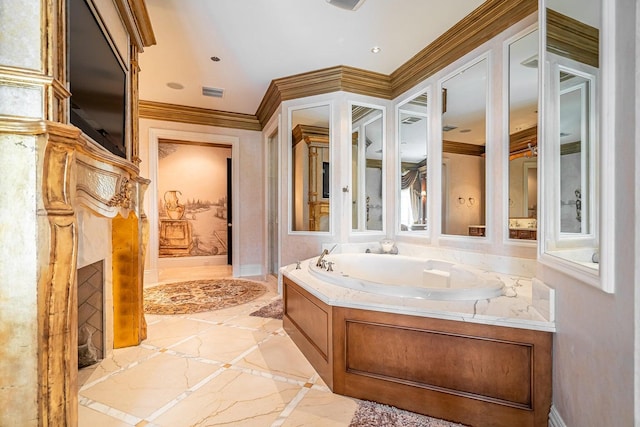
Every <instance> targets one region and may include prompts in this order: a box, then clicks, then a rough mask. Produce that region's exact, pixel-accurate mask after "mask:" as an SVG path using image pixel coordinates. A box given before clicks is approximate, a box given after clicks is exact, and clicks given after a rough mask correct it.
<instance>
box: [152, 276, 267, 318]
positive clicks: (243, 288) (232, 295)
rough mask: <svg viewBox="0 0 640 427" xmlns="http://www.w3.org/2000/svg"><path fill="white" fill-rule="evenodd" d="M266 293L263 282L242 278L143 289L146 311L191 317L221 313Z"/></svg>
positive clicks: (190, 282) (179, 283)
mask: <svg viewBox="0 0 640 427" xmlns="http://www.w3.org/2000/svg"><path fill="white" fill-rule="evenodd" d="M266 291H267V288H266V287H265V286H264V285H262V284H260V283H256V282H252V281H249V280H239V279H211V280H190V281H188V282H178V283H168V284H165V285H158V286H154V287H152V288H148V289H145V290H144V312H145V313H148V314H188V313H200V312H202V311H211V310H219V309H221V308H227V307H233V306H236V305H240V304H244V303H245V302H249V301H252V300H254V299H256V298H258V297H259V296H261V295H263V294H264V293H265V292H266Z"/></svg>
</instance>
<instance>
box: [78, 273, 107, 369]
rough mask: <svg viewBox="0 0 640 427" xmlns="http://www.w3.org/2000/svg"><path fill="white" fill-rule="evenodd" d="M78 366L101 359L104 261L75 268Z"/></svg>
mask: <svg viewBox="0 0 640 427" xmlns="http://www.w3.org/2000/svg"><path fill="white" fill-rule="evenodd" d="M77 283H78V368H84V367H86V366H91V365H93V364H95V363H97V362H99V361H100V360H102V359H103V358H104V341H105V338H104V335H105V329H104V260H100V261H97V262H95V263H93V264H89V265H87V266H85V267H81V268H79V269H78V280H77Z"/></svg>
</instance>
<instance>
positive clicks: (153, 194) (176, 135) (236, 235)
mask: <svg viewBox="0 0 640 427" xmlns="http://www.w3.org/2000/svg"><path fill="white" fill-rule="evenodd" d="M162 138H167V139H174V140H180V141H187V142H203V143H215V144H224V145H229V146H231V159H232V160H231V162H232V178H231V181H232V186H233V188H232V190H231V192H232V195H231V197H232V198H233V201H232V203H233V204H234V206H233V212H232V218H231V223H232V224H236V226H235V227H233V231H232V234H231V239H232V245H233V249H232V252H233V253H232V256H233V266H232V267H233V275H234V276H238V275H239V273H240V247H239V246H240V231H239V227H238V226H237V225H238V224H239V223H240V205H239V203H238V202H239V200H240V197H239V195H240V193H239V187H240V179H239V177H240V147H239V144H240V138H238V137H237V136H230V135H222V134H215V133H202V132H188V131H182V130H174V129H160V128H149V179H151V184H150V185H149V190H148V191H147V194H148V206H149V209H148V210H149V212H147V217H148V218H149V247H148V249H147V253H148V254H149V266H150V271H145V277H149V278H154V277H155V278H156V279H157V277H158V258H159V236H158V221H159V219H158V211H157V209H155V207H156V206H158V140H159V139H162ZM203 265H204V261H203ZM156 281H157V280H156Z"/></svg>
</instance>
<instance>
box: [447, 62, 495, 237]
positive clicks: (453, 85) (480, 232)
mask: <svg viewBox="0 0 640 427" xmlns="http://www.w3.org/2000/svg"><path fill="white" fill-rule="evenodd" d="M487 62H488V60H487V58H483V59H480V60H479V61H477V62H475V63H473V64H472V65H470V66H468V67H466V68H464V69H462V70H461V71H458V72H456V73H455V74H454V75H452V76H449V77H447V78H445V80H444V81H443V82H442V83H441V85H440V90H441V91H442V96H441V99H442V234H448V235H457V236H474V237H484V236H486V227H485V224H486V191H487V189H486V147H487V124H486V122H487V86H488V81H487V80H488V78H487Z"/></svg>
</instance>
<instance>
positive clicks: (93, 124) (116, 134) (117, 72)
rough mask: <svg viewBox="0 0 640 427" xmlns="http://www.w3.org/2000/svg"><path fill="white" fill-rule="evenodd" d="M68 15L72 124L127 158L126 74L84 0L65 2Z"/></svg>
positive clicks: (102, 144)
mask: <svg viewBox="0 0 640 427" xmlns="http://www.w3.org/2000/svg"><path fill="white" fill-rule="evenodd" d="M67 16H68V27H67V28H68V29H69V32H68V40H67V41H68V67H67V69H68V81H69V87H70V91H71V112H70V120H71V124H72V125H74V126H77V127H78V128H80V129H81V130H82V131H83V132H84V133H85V134H86V135H87V136H89V137H90V138H91V139H93V140H94V141H95V142H97V143H98V144H100V145H101V146H103V147H104V148H106V149H107V150H109V151H110V152H112V153H113V154H115V155H118V156H120V157H122V158H126V157H127V149H126V139H125V135H126V132H125V130H126V126H125V118H126V111H127V108H126V99H127V96H126V93H127V74H126V72H125V70H124V68H123V67H122V65H121V63H120V61H119V60H118V57H117V56H116V53H115V52H114V49H113V48H112V46H111V44H110V43H109V41H108V40H107V38H106V37H105V34H104V33H103V31H102V28H101V25H100V23H99V22H98V20H97V19H96V17H95V16H94V14H93V12H92V10H91V8H90V7H89V5H88V4H87V2H86V1H85V0H68V9H67Z"/></svg>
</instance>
